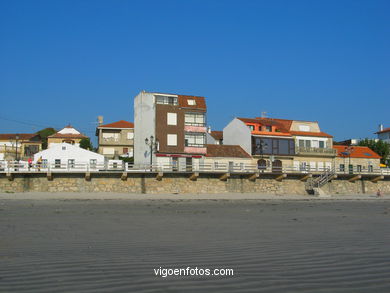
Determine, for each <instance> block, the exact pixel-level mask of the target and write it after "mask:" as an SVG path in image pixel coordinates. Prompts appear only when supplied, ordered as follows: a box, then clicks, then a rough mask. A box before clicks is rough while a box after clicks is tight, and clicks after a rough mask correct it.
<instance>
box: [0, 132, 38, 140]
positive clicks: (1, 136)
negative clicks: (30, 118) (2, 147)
mask: <svg viewBox="0 0 390 293" xmlns="http://www.w3.org/2000/svg"><path fill="white" fill-rule="evenodd" d="M17 135H18V136H19V138H18V140H30V139H32V138H33V137H35V136H37V135H38V134H36V133H1V134H0V140H16V136H17Z"/></svg>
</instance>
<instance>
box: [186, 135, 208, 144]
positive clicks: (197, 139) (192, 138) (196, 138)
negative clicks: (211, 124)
mask: <svg viewBox="0 0 390 293" xmlns="http://www.w3.org/2000/svg"><path fill="white" fill-rule="evenodd" d="M184 139H185V143H184V145H185V146H188V147H204V146H205V144H206V134H204V133H186V135H185V138H184Z"/></svg>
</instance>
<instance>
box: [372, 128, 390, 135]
mask: <svg viewBox="0 0 390 293" xmlns="http://www.w3.org/2000/svg"><path fill="white" fill-rule="evenodd" d="M385 132H390V127H386V128H384V129H383V130H381V131H378V132H375V134H379V133H385Z"/></svg>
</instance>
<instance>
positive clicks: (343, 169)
mask: <svg viewBox="0 0 390 293" xmlns="http://www.w3.org/2000/svg"><path fill="white" fill-rule="evenodd" d="M344 171H345V165H344V164H340V172H344Z"/></svg>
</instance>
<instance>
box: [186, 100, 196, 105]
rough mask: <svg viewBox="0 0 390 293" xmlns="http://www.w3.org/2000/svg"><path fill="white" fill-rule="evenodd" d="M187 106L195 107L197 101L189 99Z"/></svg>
mask: <svg viewBox="0 0 390 293" xmlns="http://www.w3.org/2000/svg"><path fill="white" fill-rule="evenodd" d="M187 104H188V105H189V106H195V105H196V102H195V100H192V99H188V100H187Z"/></svg>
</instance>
